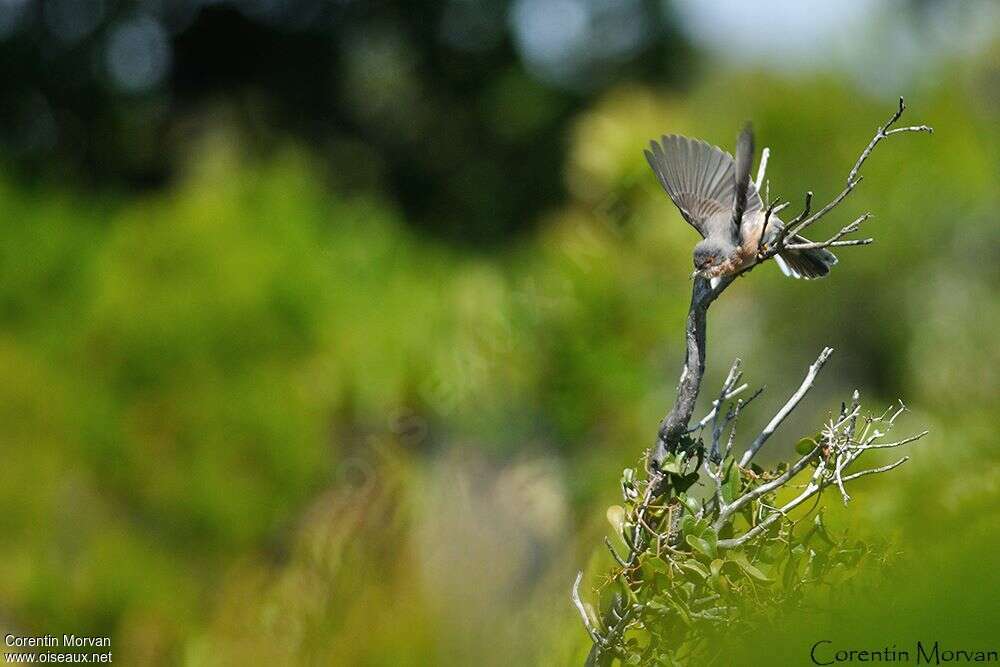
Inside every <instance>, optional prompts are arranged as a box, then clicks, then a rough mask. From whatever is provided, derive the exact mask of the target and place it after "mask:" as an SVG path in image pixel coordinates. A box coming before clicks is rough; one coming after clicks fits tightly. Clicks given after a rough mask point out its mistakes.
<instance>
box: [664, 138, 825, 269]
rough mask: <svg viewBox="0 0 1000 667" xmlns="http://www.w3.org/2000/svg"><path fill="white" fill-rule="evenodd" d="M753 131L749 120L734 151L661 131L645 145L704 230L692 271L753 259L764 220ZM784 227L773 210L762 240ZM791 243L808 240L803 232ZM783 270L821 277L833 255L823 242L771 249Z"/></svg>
mask: <svg viewBox="0 0 1000 667" xmlns="http://www.w3.org/2000/svg"><path fill="white" fill-rule="evenodd" d="M753 152H754V146H753V132H752V131H751V129H750V125H749V124H748V125H747V126H746V128H744V130H743V132H741V133H740V137H739V139H738V140H737V142H736V160H735V167H734V161H733V156H732V155H730V154H729V153H727V152H725V151H723V150H721V149H720V148H718V147H716V146H711V145H709V144H707V143H705V142H704V141H701V140H699V139H688V138H687V137H682V136H678V135H676V134H668V135H664V136H663V137H662V139H661V140H660V143H657V142H656V141H651V142H650V150H647V151H645V153H646V159H647V160H648V161H649V166H651V167H652V168H653V171H654V172H655V173H656V176H657V178H659V179H660V185H662V186H663V189H664V190H666V191H667V194H668V195H669V196H670V199H671V200H672V201H673V202H674V204H675V205H676V206H677V208H679V209H680V211H681V215H683V216H684V219H685V220H687V221H688V222H689V223H690V224H691V226H692V227H694V228H695V230H697V231H698V233H699V234H701V236H702V239H703V240H702V241H700V242H699V243H698V245H696V246H695V247H694V268H695V275H701V276H704V277H705V278H709V279H713V280H712V282H713V284H714V283H715V282H717V281H716V280H715V279H718V278H720V277H722V276H726V275H730V274H733V273H736V272H738V271H740V270H742V269H744V268H746V267H747V266H750V265H752V264H754V263H756V262H757V253H758V250H759V247H758V245H759V243H760V241H761V228H762V226H763V224H764V213H765V211H764V204H763V202H762V201H761V199H760V194H759V193H758V192H757V188H756V187H755V186H754V184H753V182H752V181H751V180H750V163H751V162H752V161H753ZM783 228H784V225H783V223H782V222H781V220H779V219H778V217H777V216H776V215H774V214H772V215H771V218H770V220H768V223H767V229H766V230H765V231H764V234H763V241H764V245H765V246H767V245H768V244H770V243H771V242H773V241H774V240H775V237H777V235H778V233H779V232H780V231H781V230H782V229H783ZM788 241H789V242H790V243H808V241H807V240H806V239H805V238H803V237H801V236H794V237H792V238H790V239H788ZM774 259H775V260H776V261H777V263H778V266H779V267H780V268H781V271H782V272H783V273H784V274H785V275H786V276H792V277H793V278H807V279H808V278H821V277H823V276H825V275H826V274H828V273H829V272H830V267H831V266H833V265H834V264H836V263H837V258H836V257H835V256H834V254H833V253H832V252H830V251H829V250H827V249H826V248H818V249H814V250H784V251H782V252H781V253H780V254H778V255H775V257H774Z"/></svg>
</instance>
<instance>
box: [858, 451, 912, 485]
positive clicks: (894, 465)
mask: <svg viewBox="0 0 1000 667" xmlns="http://www.w3.org/2000/svg"><path fill="white" fill-rule="evenodd" d="M909 460H910V457H909V456H904V457H903V458H901V459H899V460H898V461H896V462H895V463H890V464H889V465H884V466H879V467H878V468H869V469H868V470H862V471H861V472H856V473H854V474H853V475H848V476H847V477H845V478H844V481H845V482H850V481H851V480H852V479H857V478H858V477H864V476H865V475H875V474H878V473H880V472H889V471H890V470H892V469H893V468H898V467H899V466H901V465H903V464H904V463H906V462H907V461H909Z"/></svg>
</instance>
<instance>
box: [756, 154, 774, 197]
mask: <svg viewBox="0 0 1000 667" xmlns="http://www.w3.org/2000/svg"><path fill="white" fill-rule="evenodd" d="M770 157H771V149H770V148H768V147H767V146H765V147H764V150H762V151H761V152H760V165H758V167H757V178H756V180H754V187H756V188H757V192H760V186H762V185H763V184H764V174H766V173H767V160H768V158H770Z"/></svg>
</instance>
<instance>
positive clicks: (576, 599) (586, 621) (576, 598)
mask: <svg viewBox="0 0 1000 667" xmlns="http://www.w3.org/2000/svg"><path fill="white" fill-rule="evenodd" d="M581 581H583V571H582V570H581V571H579V572H577V573H576V581H574V582H573V590H572V591H571V596H572V598H573V606H575V607H576V610H577V611H578V612H580V618H582V619H583V627H585V628H587V634H588V635H590V640H591V641H592V642H594V644H595V645H600V644H602V643H603V640H602V639H601V635H600V634H598V632H597V629H596V628H595V627H594V624H593V622H592V621H591V620H590V614H588V613H587V608H586V607H585V606H584V605H583V600H581V599H580V582H581Z"/></svg>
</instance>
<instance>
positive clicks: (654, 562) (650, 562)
mask: <svg viewBox="0 0 1000 667" xmlns="http://www.w3.org/2000/svg"><path fill="white" fill-rule="evenodd" d="M642 564H643V566H644V567H648V568H649V569H650V570H652V571H653V572H662V573H663V574H666V573H667V572H669V571H670V568H669V567H667V564H666V563H664V562H663V559H662V558H658V557H656V556H653V557H652V558H647V559H646V560H644V561H642Z"/></svg>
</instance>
